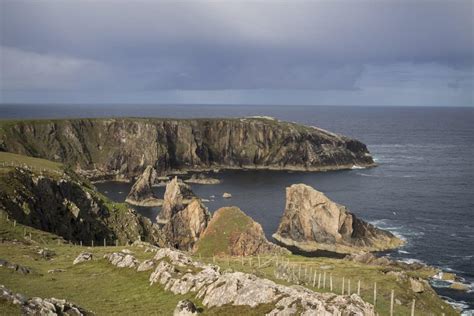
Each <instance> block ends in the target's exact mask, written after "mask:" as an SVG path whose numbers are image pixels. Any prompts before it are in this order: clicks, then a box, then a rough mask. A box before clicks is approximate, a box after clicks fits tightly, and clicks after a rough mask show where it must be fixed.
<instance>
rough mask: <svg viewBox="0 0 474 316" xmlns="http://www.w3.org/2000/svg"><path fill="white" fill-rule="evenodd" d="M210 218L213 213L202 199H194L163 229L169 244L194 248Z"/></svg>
mask: <svg viewBox="0 0 474 316" xmlns="http://www.w3.org/2000/svg"><path fill="white" fill-rule="evenodd" d="M210 218H211V214H210V213H209V211H208V210H207V208H206V207H205V206H204V204H202V202H201V200H199V199H197V198H196V199H193V200H192V201H191V203H189V204H188V205H187V206H186V207H185V208H184V209H183V210H181V211H178V212H177V213H175V214H174V215H173V217H172V218H171V220H169V221H168V222H167V223H166V224H165V225H164V227H163V231H164V233H165V236H166V238H167V241H168V244H169V245H171V246H172V247H175V248H177V249H181V250H192V249H193V247H194V244H195V243H196V242H197V241H198V239H199V238H200V237H201V235H202V233H203V232H204V230H205V229H206V227H207V224H208V222H209V220H210Z"/></svg>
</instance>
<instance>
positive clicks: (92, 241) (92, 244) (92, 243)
mask: <svg viewBox="0 0 474 316" xmlns="http://www.w3.org/2000/svg"><path fill="white" fill-rule="evenodd" d="M91 246H92V247H94V239H92V240H91Z"/></svg>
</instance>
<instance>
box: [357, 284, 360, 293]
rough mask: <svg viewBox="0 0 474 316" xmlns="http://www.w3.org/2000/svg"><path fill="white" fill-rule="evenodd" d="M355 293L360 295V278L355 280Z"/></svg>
mask: <svg viewBox="0 0 474 316" xmlns="http://www.w3.org/2000/svg"><path fill="white" fill-rule="evenodd" d="M357 295H359V296H360V280H359V281H358V282H357Z"/></svg>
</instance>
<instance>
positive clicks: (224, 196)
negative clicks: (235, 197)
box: [222, 192, 232, 199]
mask: <svg viewBox="0 0 474 316" xmlns="http://www.w3.org/2000/svg"><path fill="white" fill-rule="evenodd" d="M222 197H223V198H224V199H230V198H231V197H232V194H230V193H228V192H224V194H222Z"/></svg>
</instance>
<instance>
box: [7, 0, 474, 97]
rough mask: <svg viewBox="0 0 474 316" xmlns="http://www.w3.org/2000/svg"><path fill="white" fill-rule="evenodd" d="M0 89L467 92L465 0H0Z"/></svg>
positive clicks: (182, 93) (65, 93) (473, 76)
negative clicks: (177, 0)
mask: <svg viewBox="0 0 474 316" xmlns="http://www.w3.org/2000/svg"><path fill="white" fill-rule="evenodd" d="M0 3H1V4H0V14H1V16H0V20H1V22H0V23H1V29H0V34H1V38H0V40H1V42H0V44H1V46H0V67H1V69H0V71H1V72H0V94H1V95H0V102H3V103H8V102H25V103H48V102H59V103H103V102H106V103H231V104H242V103H244V104H245V103H248V104H257V103H258V104H260V103H263V104H321V105H333V104H334V105H446V106H473V105H474V101H473V99H474V97H473V90H474V34H473V33H474V29H473V15H474V7H473V6H474V1H472V0H466V1H457V0H452V1H447V0H443V1H428V0H419V1H416V0H410V1H388V0H385V1H384V0H367V1H357V0H345V1H342V0H341V1H338V0H335V1H298V0H296V1H289V0H288V1H252V2H251V1H239V2H237V1H220V2H218V1H213V2H210V1H209V2H207V1H189V2H187V1H180V2H176V1H140V0H138V1H136V0H135V1H132V0H130V1H121V0H115V1H111V0H109V1H106V0H103V1H85V0H76V1H67V0H64V1H61V0H56V1H43V0H30V1H25V0H11V1H10V0H0Z"/></svg>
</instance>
